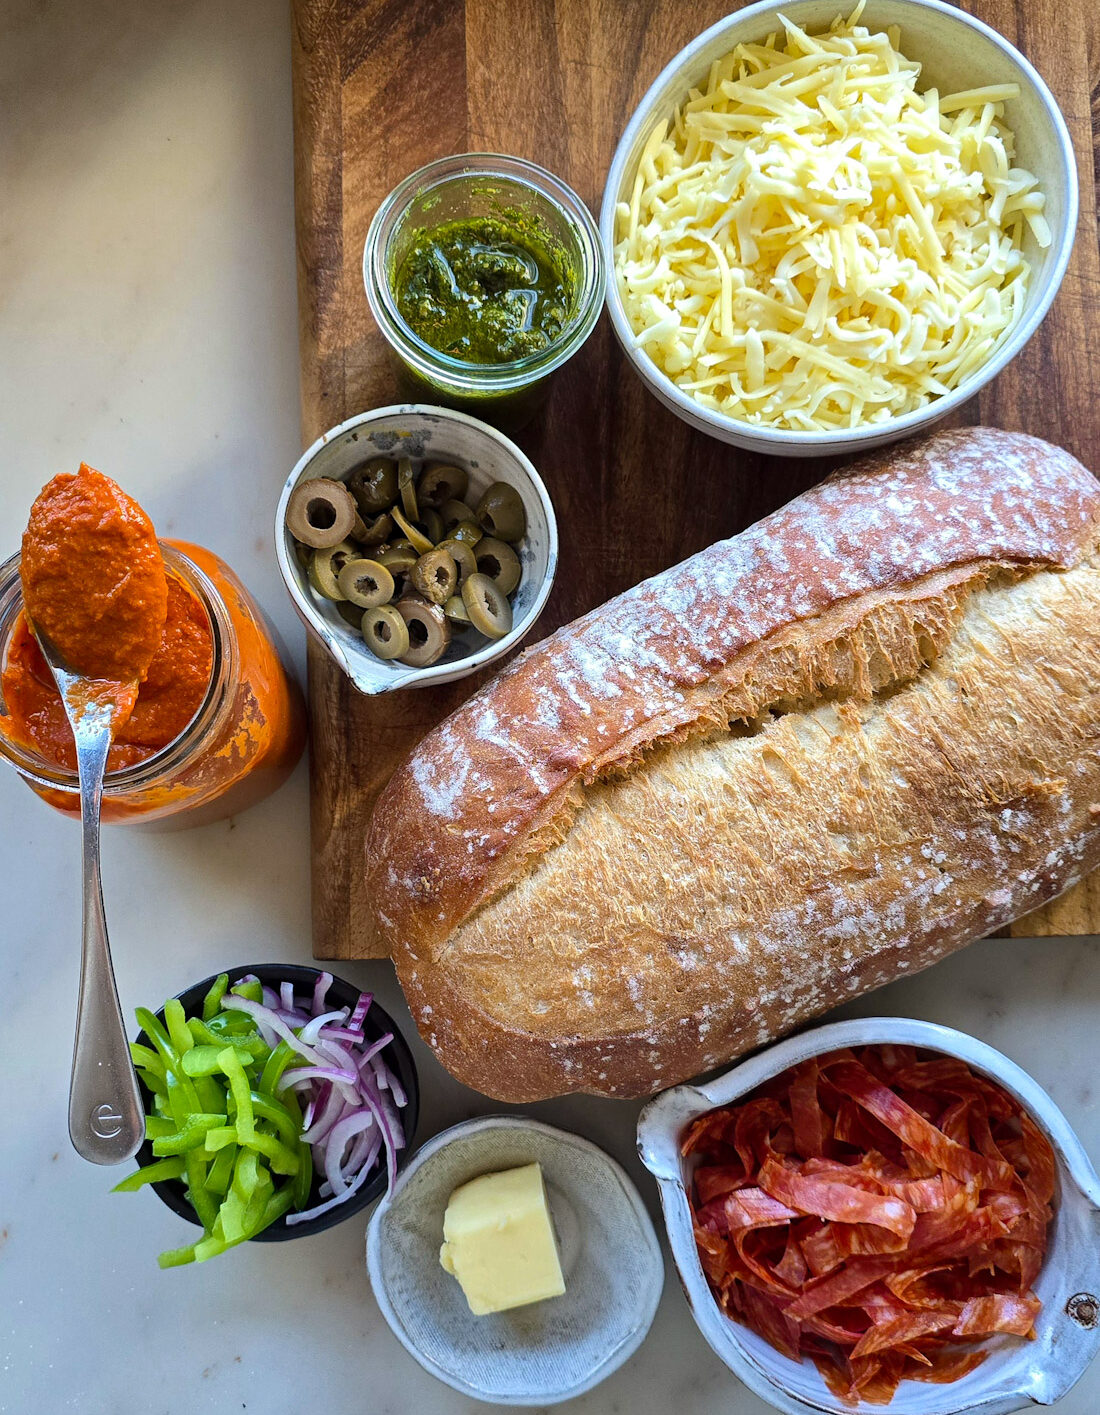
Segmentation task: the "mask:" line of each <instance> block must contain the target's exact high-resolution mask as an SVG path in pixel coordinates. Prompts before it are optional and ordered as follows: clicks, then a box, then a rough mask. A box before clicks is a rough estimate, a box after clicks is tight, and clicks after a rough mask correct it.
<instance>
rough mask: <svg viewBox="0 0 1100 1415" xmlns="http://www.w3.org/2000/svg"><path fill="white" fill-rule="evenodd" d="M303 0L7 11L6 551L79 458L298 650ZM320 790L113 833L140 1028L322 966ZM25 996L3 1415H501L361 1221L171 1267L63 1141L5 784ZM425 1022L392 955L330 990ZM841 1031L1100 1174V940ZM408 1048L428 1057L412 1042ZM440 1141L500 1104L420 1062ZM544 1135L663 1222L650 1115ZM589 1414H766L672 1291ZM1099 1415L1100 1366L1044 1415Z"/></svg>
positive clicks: (430, 1121)
mask: <svg viewBox="0 0 1100 1415" xmlns="http://www.w3.org/2000/svg"><path fill="white" fill-rule="evenodd" d="M287 11H288V6H287V5H286V3H285V0H235V3H233V4H224V3H221V0H176V3H173V4H171V5H167V4H157V5H150V4H147V3H143V0H115V3H111V4H97V5H83V4H81V3H80V0H55V3H52V4H50V3H42V0H11V3H9V4H7V5H5V6H4V19H3V29H4V42H3V44H2V45H0V94H2V95H3V99H2V102H0V111H2V112H3V127H4V137H5V139H6V147H5V148H4V149H0V152H3V168H2V175H3V182H2V188H3V193H4V196H3V201H2V203H0V263H2V269H3V281H2V286H0V433H2V439H3V447H4V470H3V474H2V475H0V547H2V548H3V550H4V553H5V554H6V553H8V552H9V551H10V550H12V549H14V548H15V547H16V544H17V540H18V535H19V533H20V531H21V529H22V525H23V524H24V521H25V517H26V512H27V509H28V507H29V505H30V502H31V500H32V499H33V497H34V495H35V494H36V493H37V491H38V489H39V487H40V486H41V484H42V483H43V482H44V481H46V480H47V479H48V478H49V477H50V476H52V475H53V474H54V473H55V472H58V471H68V470H75V468H76V465H77V463H78V462H79V461H80V460H81V459H86V460H87V461H89V462H91V463H92V464H93V465H94V466H98V467H100V468H101V469H102V470H104V471H105V472H107V473H109V474H110V475H112V476H114V477H116V478H117V479H118V480H119V481H120V482H122V484H123V485H124V486H125V487H126V488H127V489H128V490H129V491H131V492H132V493H133V494H134V495H135V496H136V497H137V498H138V499H139V500H140V501H141V503H142V504H143V505H144V506H145V507H146V509H147V510H148V511H149V512H150V514H151V515H152V517H153V519H154V521H155V523H156V525H157V526H158V528H159V529H160V530H161V532H162V533H165V534H169V535H185V536H186V537H187V538H188V539H193V540H196V541H199V542H201V543H204V544H206V545H209V546H210V547H212V548H213V549H214V550H216V551H218V552H219V553H220V554H222V555H224V556H225V558H226V559H227V560H229V561H230V563H231V564H232V565H234V566H235V567H236V568H237V569H238V570H239V572H240V573H241V575H242V576H243V578H244V579H245V580H246V582H247V583H248V584H249V586H250V587H251V588H252V589H253V590H254V591H255V593H256V594H257V595H258V596H259V598H260V599H261V601H262V602H263V603H264V605H265V607H266V608H267V609H268V611H269V612H270V614H271V615H272V617H273V618H274V620H275V621H276V622H277V624H278V625H279V626H280V628H281V629H282V630H283V631H284V632H285V635H286V637H287V639H288V640H289V642H290V643H291V644H292V645H293V647H294V651H295V655H296V658H297V661H298V663H299V665H301V663H302V660H303V658H304V645H303V640H302V634H301V631H300V629H299V628H298V626H297V623H296V620H295V619H294V616H293V614H292V611H291V607H290V604H289V601H288V599H287V598H286V595H285V593H284V591H283V588H282V585H281V583H280V581H279V577H278V572H277V569H276V566H275V561H274V557H273V555H272V553H271V549H270V541H271V533H270V524H269V523H270V518H271V515H272V511H273V507H274V504H275V499H276V496H277V493H278V489H279V487H280V485H281V484H282V481H283V478H284V476H285V475H286V473H287V472H288V470H289V468H290V467H291V466H292V465H293V463H294V461H295V459H296V457H297V455H298V448H299V429H298V387H297V384H298V376H297V333H296V312H295V269H294V226H293V204H292V187H291V110H290V67H289V52H290V48H289V46H290V35H289V20H288V13H287ZM307 830H308V826H307V800H306V774H305V768H304V766H303V767H302V768H300V769H299V770H298V772H297V773H296V775H295V776H294V778H293V779H292V780H291V781H290V782H289V783H288V784H287V785H286V786H285V787H284V788H283V789H282V790H281V791H280V792H278V793H277V794H276V795H275V796H274V797H272V798H271V799H269V800H268V801H266V802H264V803H263V804H261V805H260V806H257V807H256V808H254V809H253V810H252V811H250V812H248V813H247V814H246V815H243V816H241V817H239V818H237V819H235V820H231V821H228V822H226V823H224V824H221V825H215V826H210V827H207V828H204V829H200V830H192V831H185V832H181V833H177V834H173V835H152V834H139V833H131V832H127V831H126V830H124V829H119V828H116V829H114V830H110V831H108V832H107V834H106V837H105V840H104V852H103V853H104V880H105V889H106V897H107V912H108V917H109V920H110V927H111V936H112V940H113V944H114V953H115V961H116V966H117V971H118V981H119V987H120V991H121V994H122V999H123V1007H124V1010H125V1011H126V1012H127V1014H128V1015H132V1009H133V1008H134V1006H135V1005H140V1004H143V1003H144V1004H148V1005H154V1006H155V1005H158V1004H159V1003H160V1002H161V1001H162V1000H163V998H164V997H165V996H167V995H169V994H171V993H173V992H175V991H177V990H178V989H180V988H182V987H183V986H185V985H186V984H187V983H189V982H192V981H194V980H195V979H197V978H201V977H203V976H205V975H206V974H208V973H211V972H214V971H216V970H217V969H219V968H221V967H223V966H232V965H234V964H238V963H246V962H252V961H256V962H258V961H269V960H279V959H287V960H300V961H308V960H309V954H310V942H309V899H308V839H307ZM0 831H2V832H3V845H2V849H0V861H2V864H0V880H2V888H3V907H4V917H5V927H4V931H3V936H4V961H5V974H4V976H5V984H6V986H5V991H4V995H3V1000H2V1003H0V1018H2V1026H0V1076H2V1077H3V1089H4V1106H5V1126H4V1145H3V1150H2V1154H3V1161H2V1169H0V1411H3V1412H10V1415H32V1413H33V1415H59V1413H60V1412H63V1411H70V1410H72V1411H79V1412H81V1415H138V1412H140V1415H198V1412H203V1411H217V1412H222V1411H224V1412H230V1411H240V1410H250V1411H256V1412H263V1415H300V1412H303V1411H310V1412H318V1411H321V1410H323V1411H325V1412H326V1415H353V1412H354V1415H386V1412H394V1415H396V1412H401V1411H406V1410H417V1411H432V1412H439V1415H460V1413H461V1415H468V1412H471V1411H473V1410H475V1409H478V1410H481V1409H487V1408H488V1407H483V1406H480V1405H478V1404H476V1403H475V1402H473V1401H470V1400H467V1399H465V1398H463V1397H461V1396H458V1395H456V1394H454V1393H453V1392H451V1391H450V1390H448V1389H447V1388H445V1387H444V1386H442V1385H439V1384H437V1383H436V1382H435V1381H434V1380H433V1379H432V1378H431V1377H430V1376H428V1375H427V1374H425V1373H424V1372H423V1371H422V1370H421V1369H420V1368H419V1366H417V1365H416V1364H415V1363H414V1362H413V1361H412V1359H411V1358H410V1357H408V1356H407V1355H406V1354H405V1352H404V1351H403V1350H402V1348H401V1347H400V1346H399V1345H398V1343H397V1341H396V1340H395V1339H394V1338H393V1337H392V1336H391V1334H390V1332H389V1330H388V1328H387V1327H386V1326H385V1324H384V1323H383V1321H382V1319H381V1317H380V1316H379V1313H378V1309H377V1307H376V1306H375V1303H374V1300H373V1298H372V1295H371V1292H370V1289H369V1286H368V1284H367V1279H366V1273H365V1269H364V1261H363V1230H364V1222H363V1219H362V1217H359V1218H356V1219H352V1220H350V1221H348V1222H347V1223H345V1224H343V1225H341V1226H340V1227H337V1228H335V1229H333V1230H331V1231H330V1232H328V1233H325V1234H323V1235H321V1236H319V1237H316V1238H310V1239H302V1240H300V1241H298V1242H296V1243H294V1244H291V1245H286V1244H268V1245H257V1244H252V1245H247V1246H246V1247H244V1248H240V1249H237V1250H236V1251H235V1252H233V1253H232V1254H230V1255H227V1256H226V1257H224V1258H219V1259H217V1260H215V1261H214V1262H211V1263H207V1264H203V1265H201V1266H194V1267H188V1268H183V1269H179V1270H176V1271H172V1272H165V1273H162V1272H160V1271H159V1270H158V1268H157V1266H156V1261H155V1259H156V1254H157V1253H158V1252H159V1251H160V1250H161V1249H162V1248H165V1247H174V1246H176V1245H177V1244H179V1243H180V1242H182V1241H185V1234H186V1229H185V1226H184V1225H183V1224H182V1222H181V1220H179V1219H178V1218H176V1217H175V1216H174V1215H173V1214H172V1213H170V1212H169V1211H168V1210H167V1209H166V1208H165V1207H164V1206H163V1205H161V1204H160V1203H159V1202H158V1201H157V1200H156V1198H155V1197H154V1196H153V1195H152V1194H150V1193H148V1192H146V1193H141V1194H137V1195H131V1196H119V1195H111V1194H110V1193H109V1192H108V1190H109V1188H110V1186H111V1184H112V1183H113V1182H114V1181H115V1179H116V1178H117V1177H119V1176H118V1174H117V1173H116V1172H113V1171H105V1170H101V1169H98V1168H96V1167H95V1166H92V1165H88V1164H85V1163H83V1162H82V1161H81V1160H79V1159H78V1158H77V1156H76V1155H75V1154H74V1153H73V1151H72V1150H71V1148H70V1146H69V1141H68V1136H67V1133H66V1099H67V1090H68V1076H69V1048H70V1045H71V1035H72V1024H73V1013H74V1004H75V996H76V980H77V958H78V938H79V933H78V928H79V840H78V835H77V831H76V829H75V828H74V827H73V826H72V824H71V823H69V822H68V821H65V820H62V819H60V818H59V817H57V816H55V815H54V814H53V813H52V812H51V811H50V809H49V808H48V807H47V806H45V805H43V804H42V803H41V802H39V801H38V800H36V799H35V798H34V797H33V796H32V795H31V794H30V792H29V791H28V790H27V789H26V787H25V786H24V785H23V784H22V783H21V782H20V781H19V780H18V779H17V778H16V777H15V776H14V774H13V773H10V772H8V771H3V772H2V773H0ZM339 971H340V972H341V973H342V974H343V975H345V976H346V977H348V978H349V979H351V980H352V981H354V982H356V983H359V984H361V985H364V986H368V987H372V988H374V989H376V990H377V991H378V993H379V994H380V995H381V998H382V1000H383V1002H384V1004H385V1006H386V1007H388V1008H390V1009H391V1010H393V1011H394V1012H395V1013H396V1015H397V1016H398V1017H400V1018H402V1019H403V1020H407V1013H406V1012H405V1010H404V1004H403V1002H402V1001H401V999H400V994H399V991H398V989H397V987H396V985H395V983H394V981H393V978H392V973H391V971H390V969H389V965H388V964H381V963H377V964H363V965H359V966H351V965H348V966H344V967H342V968H341V969H340V970H339ZM847 1010H848V1011H849V1012H852V1013H855V1012H858V1013H862V1014H873V1013H889V1012H897V1013H905V1014H908V1015H910V1016H916V1017H925V1018H930V1019H932V1020H935V1021H939V1022H944V1023H947V1024H948V1025H951V1026H955V1027H960V1028H963V1029H965V1030H968V1031H971V1032H974V1033H975V1034H976V1035H978V1036H980V1037H982V1038H983V1039H984V1040H986V1041H988V1042H991V1043H992V1044H993V1045H994V1046H997V1047H1000V1048H1001V1049H1002V1050H1004V1051H1006V1052H1008V1053H1009V1055H1011V1056H1012V1057H1014V1058H1015V1060H1017V1061H1018V1062H1019V1063H1020V1064H1021V1065H1023V1066H1024V1067H1025V1068H1026V1069H1028V1070H1029V1071H1030V1072H1031V1073H1032V1074H1033V1075H1034V1076H1036V1077H1037V1078H1038V1080H1039V1081H1040V1082H1041V1083H1042V1084H1043V1085H1044V1086H1045V1087H1047V1089H1048V1090H1049V1091H1050V1092H1051V1094H1052V1095H1053V1096H1054V1098H1055V1100H1056V1101H1057V1102H1058V1104H1059V1105H1060V1106H1061V1107H1062V1108H1063V1110H1064V1111H1065V1113H1066V1115H1067V1116H1068V1118H1069V1120H1070V1122H1071V1123H1072V1124H1073V1125H1074V1126H1075V1127H1076V1128H1077V1130H1078V1132H1079V1133H1080V1135H1081V1138H1082V1139H1083V1141H1084V1143H1085V1145H1086V1147H1087V1148H1088V1149H1089V1151H1090V1153H1091V1155H1092V1156H1093V1158H1094V1160H1097V1159H1098V1158H1100V1105H1098V1100H1097V1083H1096V1079H1095V1078H1096V1053H1095V1051H1094V1050H1093V1048H1094V1047H1095V1046H1096V1040H1097V1028H1096V1019H1097V1015H1098V1011H1100V951H1098V945H1097V941H1096V940H1095V939H1091V940H1081V939H1077V940H1073V941H1058V940H1044V941H1042V942H1034V943H1032V942H1026V941H1025V942H1014V943H981V944H978V945H976V946H974V947H973V948H971V949H969V950H968V951H967V952H966V953H964V954H961V955H958V956H957V957H955V958H954V959H951V960H949V961H948V962H946V963H943V964H941V965H940V966H939V967H937V968H936V969H934V970H933V971H932V972H930V973H925V974H923V975H922V976H920V977H917V978H913V979H910V980H908V981H906V982H904V983H900V984H897V985H895V986H893V987H891V988H888V989H886V990H884V991H882V992H880V993H878V994H877V995H875V996H874V997H873V998H871V999H869V1000H867V1001H865V1002H864V1003H863V1004H861V1005H860V1006H858V1007H855V1008H850V1009H847ZM411 1030H412V1029H411V1028H410V1033H411ZM415 1045H416V1047H417V1056H418V1060H419V1062H420V1065H421V1077H422V1087H423V1091H424V1111H423V1118H422V1123H421V1129H420V1136H421V1138H424V1137H426V1136H427V1135H429V1134H430V1133H432V1132H433V1131H434V1130H437V1129H440V1128H442V1126H444V1125H446V1124H449V1123H453V1122H454V1121H456V1120H458V1119H461V1118H464V1117H466V1116H469V1115H472V1114H476V1113H479V1112H484V1111H488V1110H491V1109H494V1108H496V1109H499V1107H493V1105H492V1103H491V1102H488V1101H486V1100H484V1099H483V1098H482V1097H479V1096H477V1095H475V1094H474V1093H473V1092H471V1091H468V1090H466V1089H465V1088H463V1087H461V1086H459V1085H458V1084H457V1083H456V1082H454V1081H452V1080H451V1079H450V1078H449V1077H447V1076H446V1075H445V1074H444V1073H443V1072H442V1071H441V1070H440V1068H439V1067H438V1065H436V1063H435V1062H434V1061H433V1060H432V1059H431V1058H430V1056H429V1055H428V1053H427V1052H426V1050H425V1049H424V1047H423V1046H422V1045H420V1043H419V1041H416V1042H415ZM532 1110H533V1112H534V1113H535V1114H536V1115H538V1116H540V1117H541V1118H543V1119H546V1120H550V1121H552V1122H554V1123H556V1124H560V1125H563V1126H565V1127H567V1128H571V1129H575V1130H578V1131H580V1132H581V1133H583V1134H585V1135H587V1136H589V1137H590V1138H592V1139H594V1140H596V1141H597V1142H599V1143H600V1144H603V1145H605V1146H606V1147H607V1149H609V1150H610V1151H611V1152H612V1153H614V1154H615V1155H617V1156H618V1157H619V1158H620V1159H621V1160H623V1162H624V1163H626V1164H627V1166H628V1167H629V1169H630V1171H631V1173H632V1174H633V1175H634V1177H635V1178H636V1179H637V1180H638V1182H639V1184H640V1186H641V1188H642V1192H643V1194H644V1195H645V1197H646V1199H647V1202H649V1204H650V1206H651V1208H653V1210H654V1212H656V1204H655V1192H654V1188H653V1186H652V1184H651V1183H650V1182H649V1180H648V1176H646V1175H644V1173H643V1172H642V1170H641V1166H640V1165H639V1163H638V1161H637V1159H636V1157H635V1156H634V1152H633V1129H634V1118H635V1115H636V1112H637V1107H636V1106H634V1105H630V1104H626V1103H621V1104H620V1103H609V1102H599V1101H592V1100H574V1101H562V1102H557V1103H552V1104H546V1105H540V1106H535V1107H532ZM569 1408H570V1409H571V1410H575V1411H576V1412H577V1415H581V1412H584V1415H611V1412H618V1411H627V1410H629V1411H630V1412H631V1415H650V1412H653V1415H656V1412H658V1411H659V1412H666V1411H669V1410H673V1409H676V1410H678V1411H680V1412H682V1415H704V1412H706V1413H707V1415H709V1412H718V1411H722V1412H724V1415H760V1412H763V1411H765V1410H766V1407H765V1406H763V1405H761V1404H760V1402H759V1401H758V1400H757V1399H756V1398H755V1397H753V1396H751V1395H750V1394H749V1393H748V1392H747V1391H746V1390H745V1389H744V1388H743V1387H742V1386H740V1385H739V1384H738V1383H737V1381H736V1380H735V1379H734V1378H733V1377H732V1376H731V1375H730V1374H729V1373H728V1372H727V1371H726V1369H725V1368H724V1367H723V1366H721V1365H720V1364H719V1362H718V1361H717V1359H716V1358H715V1357H713V1356H712V1355H711V1353H710V1351H709V1349H708V1348H707V1347H706V1346H705V1345H704V1343H703V1341H702V1339H701V1338H700V1337H699V1336H698V1334H697V1332H696V1330H695V1327H694V1325H693V1323H692V1321H691V1318H690V1316H689V1314H688V1311H687V1306H686V1303H685V1302H684V1299H683V1296H682V1294H681V1292H680V1289H679V1285H678V1283H677V1282H676V1279H675V1276H674V1275H673V1274H672V1272H671V1270H670V1271H669V1274H668V1280H667V1283H666V1288H665V1294H664V1298H663V1301H662V1303H661V1308H660V1310H659V1312H658V1315H657V1319H656V1322H655V1324H654V1327H653V1331H652V1333H651V1336H650V1338H649V1340H648V1341H647V1342H646V1343H645V1345H644V1346H643V1347H642V1349H641V1351H640V1352H639V1353H638V1355H637V1356H635V1357H634V1358H633V1359H632V1360H631V1361H630V1362H629V1363H628V1364H627V1365H626V1367H624V1369H622V1370H621V1371H619V1372H618V1373H617V1374H615V1375H614V1376H612V1377H611V1378H610V1379H609V1380H608V1381H607V1382H606V1383H605V1384H604V1385H603V1386H601V1387H599V1388H598V1389H597V1390H596V1391H594V1392H592V1393H591V1394H590V1395H588V1396H585V1397H582V1398H581V1399H579V1400H577V1401H575V1402H573V1403H572V1404H571V1406H570V1407H569ZM1058 1409H1059V1412H1060V1415H1095V1412H1096V1411H1097V1410H1100V1362H1098V1363H1096V1364H1095V1365H1094V1366H1093V1368H1092V1371H1091V1373H1090V1374H1089V1375H1088V1376H1086V1377H1085V1379H1084V1380H1083V1381H1082V1382H1081V1384H1080V1385H1079V1386H1078V1387H1077V1389H1076V1390H1075V1391H1074V1392H1073V1393H1072V1394H1071V1395H1070V1396H1069V1397H1068V1398H1067V1399H1065V1400H1064V1401H1062V1402H1061V1404H1060V1405H1059V1407H1058Z"/></svg>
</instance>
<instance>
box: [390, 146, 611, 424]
mask: <svg viewBox="0 0 1100 1415" xmlns="http://www.w3.org/2000/svg"><path fill="white" fill-rule="evenodd" d="M363 281H364V284H365V286H366V291H367V302H368V304H369V305H370V309H371V313H372V314H373V315H374V318H375V320H376V321H377V323H378V326H379V328H380V329H381V331H382V333H383V335H384V336H385V338H386V340H387V342H388V344H389V346H390V349H391V350H392V352H393V353H394V355H395V356H396V359H397V363H398V368H399V371H400V373H401V374H402V381H403V383H404V385H405V390H404V391H405V392H406V394H407V395H408V396H409V397H410V398H413V399H415V400H417V401H420V402H434V403H443V404H445V405H447V406H449V407H452V408H459V409H461V410H462V411H464V412H468V413H472V414H474V415H476V416H477V417H481V418H486V419H488V420H489V421H490V422H493V423H496V424H497V426H499V427H502V428H505V429H507V430H514V429H515V428H517V427H519V426H521V425H522V424H523V423H525V422H526V421H527V420H528V419H529V418H530V417H531V416H532V414H533V413H534V412H535V411H536V410H537V409H538V407H539V406H540V404H541V403H542V402H543V400H544V399H545V397H546V394H547V392H548V391H549V377H550V375H551V374H552V373H553V371H554V370H555V369H556V368H559V367H560V366H561V365H562V364H563V363H564V362H565V361H566V359H568V358H570V357H571V355H573V354H574V353H576V351H577V350H578V349H579V348H580V347H581V345H582V344H583V343H584V341H585V340H586V339H587V338H588V336H589V334H590V333H591V332H592V328H593V326H594V325H595V323H596V320H597V318H598V317H599V313H600V307H601V304H602V301H603V293H604V265H603V252H602V249H601V246H600V239H599V233H598V231H597V229H596V225H595V222H594V221H593V220H592V217H591V216H590V215H589V213H588V210H587V208H586V207H585V205H584V203H583V202H582V201H581V199H580V197H578V196H577V194H576V193H575V192H574V191H572V190H571V189H570V188H569V187H567V186H566V185H565V183H564V182H560V181H559V180H558V179H557V178H556V177H555V176H553V175H552V174H551V173H549V172H547V171H545V170H544V169H543V168H541V167H537V166H536V165H535V164H534V163H533V162H525V161H524V160H523V159H521V158H518V157H504V156H499V155H496V154H493V153H465V154H462V155H459V156H455V157H445V158H442V159H441V160H440V161H438V162H432V163H429V164H428V166H426V167H422V168H420V170H419V171H417V172H414V173H413V174H412V175H411V176H409V177H406V178H405V180H404V181H403V182H402V183H401V184H400V185H399V186H398V187H395V188H394V190H393V191H392V192H391V193H390V194H389V196H388V197H387V198H386V199H385V201H384V202H383V203H382V205H381V206H380V207H379V208H378V211H377V212H376V213H375V216H374V220H373V221H372V222H371V225H370V230H369V231H368V233H367V242H366V246H365V248H364V251H363Z"/></svg>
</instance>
